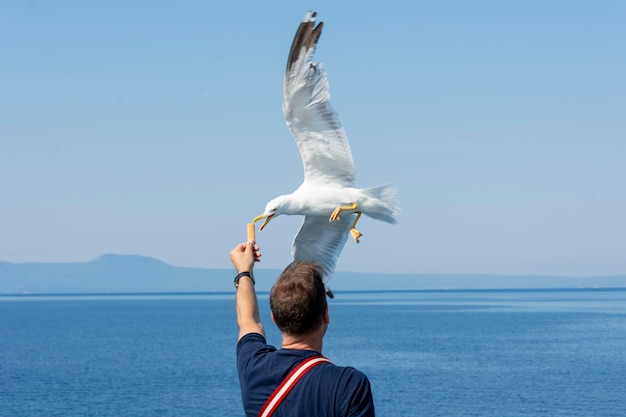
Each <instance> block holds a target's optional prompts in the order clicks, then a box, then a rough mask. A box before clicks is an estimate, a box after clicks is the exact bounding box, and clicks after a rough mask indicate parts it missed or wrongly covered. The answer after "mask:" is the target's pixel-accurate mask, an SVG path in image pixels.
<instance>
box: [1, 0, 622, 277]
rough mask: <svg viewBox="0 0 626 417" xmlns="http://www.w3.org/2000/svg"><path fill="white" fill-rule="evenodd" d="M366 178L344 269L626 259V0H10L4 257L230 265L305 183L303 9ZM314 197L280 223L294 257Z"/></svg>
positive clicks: (271, 257) (577, 268)
mask: <svg viewBox="0 0 626 417" xmlns="http://www.w3.org/2000/svg"><path fill="white" fill-rule="evenodd" d="M309 9H312V10H316V11H317V12H318V13H319V19H320V20H322V21H324V22H325V28H324V32H323V34H322V38H321V40H320V45H319V48H318V51H317V59H319V60H322V61H323V62H324V64H325V65H326V68H327V69H328V72H329V79H330V83H331V93H332V96H333V99H332V100H333V104H334V107H335V109H336V110H337V111H338V112H339V115H340V118H341V120H342V122H343V124H344V126H345V128H346V131H347V133H348V136H349V138H350V140H351V144H352V151H353V156H354V160H355V164H356V167H357V170H358V177H357V179H358V182H359V185H360V186H363V187H365V186H374V185H378V184H384V183H394V184H395V185H396V186H397V187H398V189H399V192H400V205H401V208H402V212H401V216H400V222H399V224H397V225H388V224H386V223H380V222H377V221H374V220H371V219H365V218H364V219H363V220H361V223H360V226H361V227H360V230H361V231H362V232H363V234H364V236H363V238H362V243H361V244H360V245H356V244H354V243H353V242H348V244H347V245H346V248H345V250H344V253H343V255H342V257H341V258H340V260H339V263H338V266H337V269H338V270H343V271H372V272H383V271H385V272H387V271H388V272H441V273H456V272H472V273H505V274H527V273H531V274H543V273H546V274H563V275H603V274H617V273H626V214H625V213H626V54H625V53H624V51H626V25H625V24H624V22H625V21H626V2H623V1H617V0H616V1H595V0H588V1H576V0H562V1H544V0H541V1H534V0H531V1H505V2H503V1H496V0H493V1H484V0H477V1H471V2H469V1H462V0H458V1H438V2H432V1H413V2H409V1H394V0H390V1H386V2H369V1H358V2H357V1H342V2H339V1H311V2H302V1H293V0H290V1H286V0H285V1H274V2H259V1H233V2H208V1H179V2H176V1H156V0H150V1H106V2H93V1H92V2H89V1H78V0H76V1H64V0H58V1H43V0H41V1H37V0H30V1H11V2H3V3H2V5H0V51H1V53H0V193H1V194H0V260H4V261H8V262H27V261H36V262H74V261H88V260H91V259H93V258H96V257H98V256H99V255H101V254H104V253H119V254H139V255H145V256H151V257H155V258H159V259H162V260H164V261H166V262H168V263H170V264H173V265H177V266H199V267H211V268H212V267H219V268H221V267H228V266H229V261H228V251H229V250H230V249H231V247H232V246H234V245H235V244H236V243H238V242H239V241H241V240H244V239H245V225H246V223H248V222H249V221H250V220H251V219H252V218H253V217H254V216H255V215H257V214H260V213H261V212H262V211H263V208H264V206H265V203H266V201H267V200H269V199H270V198H272V197H274V196H276V195H278V194H284V193H288V192H291V191H293V190H294V189H295V188H296V187H297V186H298V185H299V184H300V182H301V180H302V172H301V165H300V159H299V155H298V153H297V148H296V146H295V143H294V142H293V140H292V138H291V135H290V133H289V131H288V129H287V128H286V126H285V123H284V119H283V115H282V110H281V105H282V77H283V71H284V67H285V61H286V58H287V53H288V50H289V46H290V43H291V40H292V37H293V34H294V32H295V30H296V28H297V26H298V23H299V21H300V19H301V18H302V16H303V15H304V13H305V12H306V11H307V10H309ZM300 221H301V220H300V219H299V218H288V217H286V216H283V217H281V218H278V219H276V220H274V221H273V222H272V223H270V225H269V226H268V228H267V229H266V230H264V231H263V232H260V233H259V234H258V235H257V237H258V242H259V244H260V246H261V248H262V250H263V252H264V261H263V263H262V264H261V265H260V266H259V267H261V266H262V267H266V268H279V267H282V266H284V265H285V264H286V263H287V262H288V261H289V259H290V255H289V251H290V246H291V240H292V237H293V235H294V234H295V233H296V231H297V229H298V227H299V225H300Z"/></svg>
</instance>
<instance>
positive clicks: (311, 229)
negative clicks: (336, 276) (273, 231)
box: [291, 215, 354, 282]
mask: <svg viewBox="0 0 626 417" xmlns="http://www.w3.org/2000/svg"><path fill="white" fill-rule="evenodd" d="M352 217H353V216H350V215H343V216H341V219H340V220H339V221H335V222H329V221H328V216H304V221H303V222H302V226H301V227H300V230H299V231H298V234H297V235H296V237H295V238H294V240H293V245H292V247H291V255H292V256H293V259H294V260H304V261H315V262H317V263H318V264H319V265H320V266H321V267H322V271H323V278H324V282H327V281H328V280H329V279H330V278H331V277H332V275H333V272H335V266H336V265H337V258H339V254H340V253H341V251H342V250H343V247H344V245H345V244H346V240H347V239H348V232H349V231H350V226H351V224H352V222H353V221H354V219H353V218H352Z"/></svg>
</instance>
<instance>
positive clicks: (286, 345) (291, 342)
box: [282, 334, 322, 353]
mask: <svg viewBox="0 0 626 417" xmlns="http://www.w3.org/2000/svg"><path fill="white" fill-rule="evenodd" d="M282 348H283V349H298V350H313V351H315V352H318V353H322V337H321V336H319V335H317V334H312V335H306V336H301V337H296V336H290V335H286V334H283V345H282Z"/></svg>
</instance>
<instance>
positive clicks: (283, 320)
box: [270, 261, 327, 336]
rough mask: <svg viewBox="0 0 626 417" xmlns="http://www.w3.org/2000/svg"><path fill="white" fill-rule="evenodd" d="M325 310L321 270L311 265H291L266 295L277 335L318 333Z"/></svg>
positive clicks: (302, 263)
mask: <svg viewBox="0 0 626 417" xmlns="http://www.w3.org/2000/svg"><path fill="white" fill-rule="evenodd" d="M326 308H327V304H326V290H325V288H324V282H323V281H322V273H321V268H320V267H319V266H318V265H317V264H316V263H315V262H305V261H294V262H292V263H291V264H289V266H288V267H287V268H285V270H284V271H283V272H282V274H280V276H279V277H278V279H277V280H276V283H274V286H273V287H272V291H271V292H270V309H271V310H272V316H273V318H274V322H275V323H276V325H277V326H278V328H279V329H280V331H281V332H283V333H286V334H288V335H291V336H303V335H307V334H309V333H312V332H313V331H315V330H317V329H319V328H320V326H321V325H322V324H323V322H324V312H325V310H326Z"/></svg>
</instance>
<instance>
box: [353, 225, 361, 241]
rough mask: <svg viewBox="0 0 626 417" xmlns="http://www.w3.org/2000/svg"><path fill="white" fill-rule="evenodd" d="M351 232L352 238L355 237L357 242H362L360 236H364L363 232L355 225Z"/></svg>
mask: <svg viewBox="0 0 626 417" xmlns="http://www.w3.org/2000/svg"><path fill="white" fill-rule="evenodd" d="M350 234H352V239H354V241H355V242H356V243H361V241H360V240H359V238H360V237H361V236H363V233H361V232H359V231H358V230H356V229H355V228H354V227H353V228H352V229H350Z"/></svg>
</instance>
